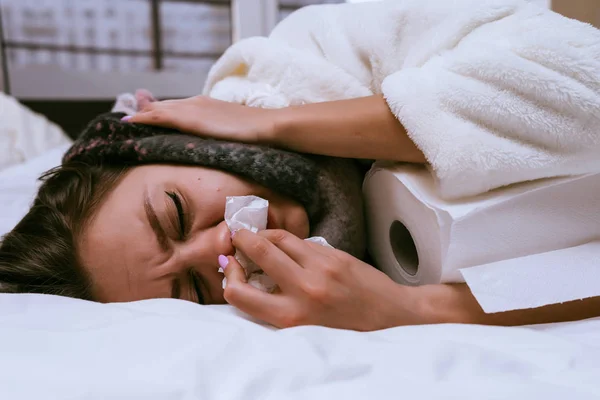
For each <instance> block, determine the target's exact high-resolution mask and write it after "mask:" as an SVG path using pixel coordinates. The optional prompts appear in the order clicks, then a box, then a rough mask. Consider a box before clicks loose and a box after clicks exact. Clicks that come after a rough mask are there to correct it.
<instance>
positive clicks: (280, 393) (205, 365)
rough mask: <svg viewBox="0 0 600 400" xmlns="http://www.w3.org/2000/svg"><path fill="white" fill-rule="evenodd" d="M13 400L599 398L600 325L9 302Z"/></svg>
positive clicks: (0, 364) (8, 391)
mask: <svg viewBox="0 0 600 400" xmlns="http://www.w3.org/2000/svg"><path fill="white" fill-rule="evenodd" d="M0 322H1V328H0V354H1V355H2V356H1V357H0V398H2V399H7V400H8V399H10V400H32V399H49V400H50V399H57V400H58V399H61V400H62V399H72V400H76V399H102V400H108V399H110V400H113V399H123V400H131V399H144V400H170V399H173V400H182V399H202V400H217V399H218V400H220V399H223V400H225V399H227V400H229V399H243V400H252V399H261V400H268V399H273V400H282V399H285V400H293V399H307V400H308V399H310V400H320V399H324V400H325V399H326V400H330V399H345V400H353V399H360V400H363V399H404V398H406V399H427V400H435V399H498V400H500V399H501V400H504V399H544V400H551V399H577V400H583V399H597V398H598V395H599V394H600V381H599V380H598V376H600V344H599V342H598V336H599V334H600V320H590V321H584V322H577V323H573V324H564V325H558V326H548V327H540V328H539V329H538V330H532V329H525V328H500V327H482V326H469V325H438V326H420V327H419V326H417V327H405V328H395V329H390V330H386V331H381V332H373V333H356V332H350V331H342V330H333V329H327V328H322V327H301V328H295V329H289V330H281V331H276V330H272V329H269V328H267V327H264V326H261V325H258V324H256V323H254V322H251V321H249V320H246V319H245V318H241V316H240V315H238V314H237V313H235V312H234V311H233V310H232V309H231V308H230V307H227V306H198V305H195V304H193V303H190V302H185V301H178V300H170V299H168V300H167V299H163V300H149V301H144V302H137V303H127V304H110V305H103V304H97V303H91V302H84V301H78V300H73V299H67V298H60V297H52V296H41V295H0Z"/></svg>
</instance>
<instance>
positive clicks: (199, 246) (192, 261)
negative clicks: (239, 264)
mask: <svg viewBox="0 0 600 400" xmlns="http://www.w3.org/2000/svg"><path fill="white" fill-rule="evenodd" d="M184 247H185V250H184V251H182V253H185V254H182V255H183V256H184V258H185V259H186V263H187V265H188V266H193V267H200V266H204V265H209V266H216V265H217V258H218V257H219V255H221V254H223V255H233V254H234V253H235V249H234V247H233V244H232V243H231V233H230V232H229V228H228V227H227V224H226V223H225V221H222V222H221V223H219V224H218V225H215V226H212V227H210V228H207V229H203V230H202V231H200V232H197V233H196V234H194V235H192V237H191V238H190V239H189V240H188V242H187V243H186V244H185V245H184Z"/></svg>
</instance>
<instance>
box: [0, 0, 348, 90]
mask: <svg viewBox="0 0 600 400" xmlns="http://www.w3.org/2000/svg"><path fill="white" fill-rule="evenodd" d="M332 2H340V1H335V0H333V1H332V0H321V1H319V0H279V1H278V0H2V2H1V4H2V6H1V9H0V10H1V12H2V31H1V32H0V33H1V38H2V39H3V40H2V48H3V50H4V51H3V52H2V55H3V59H2V66H3V70H2V73H3V76H4V79H3V80H2V81H3V83H4V86H3V87H2V88H3V89H4V90H6V91H7V92H9V93H10V94H12V95H14V96H16V97H19V98H22V99H23V98H24V99H44V98H46V99H52V98H54V99H56V98H58V99H98V98H105V99H108V98H114V97H115V96H116V95H118V94H119V93H122V92H125V91H132V90H135V89H136V88H140V87H145V88H148V89H150V90H152V91H153V92H155V93H156V94H157V95H158V96H160V97H185V96H192V95H195V94H198V93H199V92H200V91H201V89H202V85H203V82H204V80H205V79H206V75H207V73H208V71H209V69H210V67H211V66H212V64H213V63H214V61H215V60H216V59H217V58H218V57H219V56H220V55H221V54H222V53H223V51H225V49H227V47H228V46H230V45H231V43H232V41H234V40H239V39H241V38H243V37H248V36H255V35H267V34H268V33H269V31H270V30H271V29H272V28H273V26H274V25H275V24H276V23H277V22H278V20H280V19H281V18H283V17H285V15H287V14H289V12H291V11H293V10H295V9H297V8H299V7H302V6H304V5H308V4H315V3H332Z"/></svg>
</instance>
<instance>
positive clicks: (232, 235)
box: [231, 231, 237, 239]
mask: <svg viewBox="0 0 600 400" xmlns="http://www.w3.org/2000/svg"><path fill="white" fill-rule="evenodd" d="M236 233H237V231H232V232H231V238H232V239H233V237H234V236H235V234H236Z"/></svg>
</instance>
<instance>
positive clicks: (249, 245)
mask: <svg viewBox="0 0 600 400" xmlns="http://www.w3.org/2000/svg"><path fill="white" fill-rule="evenodd" d="M232 242H233V246H234V247H235V248H236V249H238V250H240V251H241V252H242V253H244V255H245V256H246V257H248V258H249V259H250V260H252V261H253V262H254V263H255V264H256V265H258V266H259V267H260V268H262V270H263V271H265V272H266V273H267V275H269V276H270V277H271V278H272V279H273V280H274V281H275V283H277V284H278V285H279V286H280V287H281V288H282V289H284V291H285V290H286V289H291V288H295V287H297V285H298V282H300V281H301V279H302V278H301V275H302V272H303V270H302V267H300V266H299V265H298V264H297V263H296V262H295V261H294V260H293V259H291V258H290V257H289V256H288V255H287V254H285V252H283V251H282V250H281V249H279V248H278V247H277V246H275V245H274V244H273V243H271V242H270V241H269V240H268V239H267V238H265V237H262V236H259V235H257V234H255V233H252V232H250V231H249V230H247V229H241V230H239V231H237V232H235V234H234V235H233V238H232Z"/></svg>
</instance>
